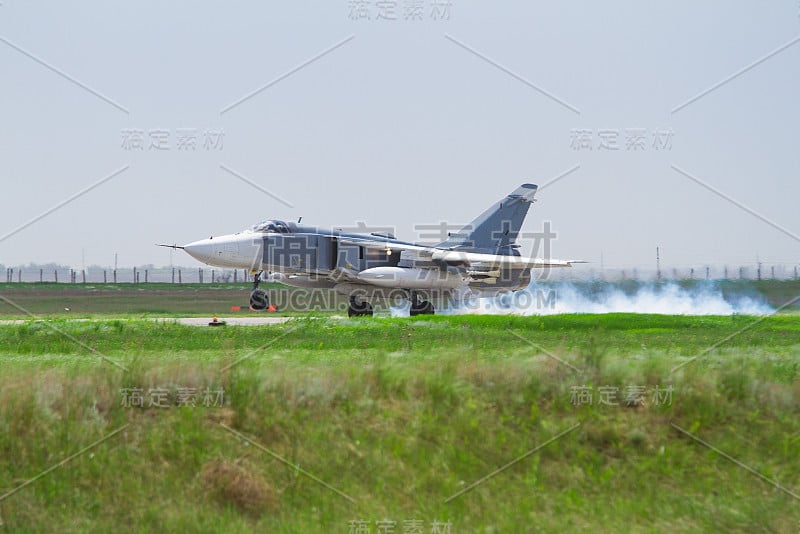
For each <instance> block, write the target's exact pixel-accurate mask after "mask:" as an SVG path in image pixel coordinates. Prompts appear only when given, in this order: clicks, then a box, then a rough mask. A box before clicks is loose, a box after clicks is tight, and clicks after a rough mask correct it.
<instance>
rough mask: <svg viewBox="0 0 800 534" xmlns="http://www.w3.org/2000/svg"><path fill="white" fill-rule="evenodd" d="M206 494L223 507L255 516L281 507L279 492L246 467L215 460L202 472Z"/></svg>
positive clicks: (207, 463)
mask: <svg viewBox="0 0 800 534" xmlns="http://www.w3.org/2000/svg"><path fill="white" fill-rule="evenodd" d="M200 478H201V479H202V480H203V484H204V485H205V488H206V491H207V492H208V494H209V495H211V496H212V497H213V498H214V499H215V500H217V501H218V502H219V503H220V504H222V505H233V506H235V507H236V508H238V509H239V510H241V511H243V512H247V513H249V514H251V515H253V516H255V517H258V516H260V515H261V514H263V513H264V512H266V511H268V510H274V509H275V508H276V507H277V505H278V496H277V493H276V491H275V490H274V489H273V488H272V487H270V486H269V485H268V484H267V483H266V482H265V481H264V479H263V478H261V476H259V475H258V474H257V473H256V472H255V470H254V469H252V468H249V466H247V465H246V464H243V463H238V462H231V461H229V460H226V459H224V458H214V459H211V460H209V461H208V462H206V463H205V464H204V465H203V467H202V469H201V471H200Z"/></svg>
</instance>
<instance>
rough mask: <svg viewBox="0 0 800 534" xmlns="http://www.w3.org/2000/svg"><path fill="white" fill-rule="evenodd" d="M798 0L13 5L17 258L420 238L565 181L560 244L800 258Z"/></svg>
mask: <svg viewBox="0 0 800 534" xmlns="http://www.w3.org/2000/svg"><path fill="white" fill-rule="evenodd" d="M799 11H800V4H798V2H797V0H784V1H776V2H729V1H717V2H701V3H698V2H690V1H684V2H657V3H654V2H633V1H611V2H602V3H601V2H594V1H585V2H582V1H572V2H549V3H534V2H485V1H484V2H477V1H474V2H467V1H464V0H452V1H451V2H434V1H431V0H424V1H406V0H397V1H386V2H380V1H369V2H349V1H347V0H341V1H325V2H321V1H320V2H258V3H256V2H252V3H247V2H217V1H215V2H198V1H194V0H193V1H191V2H190V1H172V2H163V1H158V2H156V1H139V2H111V1H97V2H55V1H53V2H37V1H32V0H2V2H1V3H0V69H2V83H1V84H0V184H1V186H2V189H1V190H0V199H2V202H1V203H0V206H1V209H0V263H4V264H6V265H18V264H23V263H28V262H49V261H55V262H59V263H64V264H69V265H72V266H76V267H79V266H80V265H81V262H82V257H83V258H85V260H83V261H85V264H86V265H90V264H101V265H112V264H113V261H114V254H115V253H118V254H119V263H120V266H123V265H133V264H138V265H141V264H146V263H153V264H156V265H165V264H169V263H170V254H169V250H167V249H159V248H157V247H154V246H153V244H154V243H158V242H169V243H172V242H176V243H178V244H182V243H186V242H190V241H193V240H196V239H200V238H205V237H208V236H210V235H219V234H224V233H232V232H235V231H238V230H240V229H242V228H245V227H247V226H250V225H251V224H253V223H255V222H257V221H259V220H263V219H267V218H282V219H287V220H296V218H297V217H299V216H303V221H304V222H308V223H315V224H319V225H320V226H328V227H331V226H353V225H354V224H356V223H357V222H359V221H363V222H365V223H367V224H368V225H374V226H393V227H395V228H396V232H397V234H398V237H400V238H403V239H408V240H415V239H417V238H418V236H417V234H418V232H417V231H415V229H414V228H415V225H419V224H431V223H438V222H440V221H446V222H448V223H452V224H457V223H465V222H469V221H470V220H471V219H472V218H473V217H474V216H475V215H477V214H478V213H480V212H481V211H482V210H483V209H484V208H486V207H487V206H488V205H489V204H490V203H492V202H494V201H495V200H497V199H499V198H501V197H502V196H504V195H505V194H507V193H509V192H511V191H512V190H514V189H515V188H516V187H517V186H518V185H519V184H520V183H523V182H532V183H536V184H540V185H543V184H547V183H548V182H551V181H552V180H554V179H556V178H558V177H561V178H560V179H559V180H558V181H556V182H554V183H552V184H551V185H548V186H547V187H544V188H543V189H542V190H541V191H540V192H539V193H538V199H539V200H538V202H537V203H536V204H535V205H534V208H533V210H532V211H531V213H530V214H529V216H528V219H527V221H526V224H525V230H526V231H536V230H540V229H541V228H542V223H543V221H551V223H552V228H553V230H555V231H556V232H557V234H558V239H557V241H556V243H555V244H554V247H553V255H554V256H555V257H559V258H582V259H586V260H591V261H595V262H599V260H600V256H601V254H602V255H603V257H604V261H605V264H606V265H607V266H611V265H613V266H639V267H642V268H647V267H652V266H653V265H654V263H655V258H654V256H655V247H656V246H660V247H661V251H662V261H663V262H664V263H665V264H671V265H691V264H709V263H712V264H723V263H728V264H743V263H746V262H752V261H754V260H755V258H756V257H757V256H758V257H759V258H760V259H761V260H762V261H766V262H777V263H787V264H791V263H796V262H798V261H799V260H800V237H797V236H798V234H800V223H798V216H797V214H798V210H797V204H798V198H800V180H798V169H800V149H798V146H797V142H798V135H797V133H798V125H800V103H799V102H798V94H800V41H798V39H800V37H799V36H800V17H799V16H798V15H799V14H800V13H799ZM698 96H699V98H696V97H698ZM115 173H116V174H115ZM565 173H566V174H565ZM254 184H255V185H254ZM92 186H94V187H92ZM87 189H88V190H87ZM81 193H82V194H81ZM76 195H77V196H76ZM73 197H75V198H73ZM70 199H72V200H70ZM59 206H60V207H59ZM55 207H58V208H57V209H55V210H52V209H53V208H55ZM51 210H52V211H51ZM48 212H49V213H48ZM45 214H46V215H45ZM43 215H44V216H43ZM32 221H33V222H32ZM28 223H30V224H28ZM26 225H27V226H26ZM9 234H12V235H9ZM175 262H176V263H182V264H184V265H197V263H196V262H194V260H192V259H190V258H188V257H183V256H182V255H177V254H176V256H175Z"/></svg>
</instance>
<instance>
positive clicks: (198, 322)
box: [0, 317, 294, 326]
mask: <svg viewBox="0 0 800 534" xmlns="http://www.w3.org/2000/svg"><path fill="white" fill-rule="evenodd" d="M132 319H134V320H141V319H136V318H132ZM211 319H212V318H211V317H147V318H145V319H144V320H149V321H155V322H166V323H178V324H185V325H187V326H208V323H210V322H211ZM292 319H294V317H217V320H218V321H219V322H221V323H225V325H227V326H262V325H275V324H282V323H285V322H287V321H291V320H292ZM55 320H58V321H62V320H63V317H58V318H57V319H55ZM69 320H70V321H77V322H97V321H113V320H116V318H115V317H99V318H96V319H87V318H76V319H69ZM123 320H124V319H123ZM31 322H48V319H47V318H44V317H42V318H38V319H11V320H3V321H0V325H14V324H26V323H31Z"/></svg>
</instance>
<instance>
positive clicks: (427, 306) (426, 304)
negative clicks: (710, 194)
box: [410, 300, 436, 317]
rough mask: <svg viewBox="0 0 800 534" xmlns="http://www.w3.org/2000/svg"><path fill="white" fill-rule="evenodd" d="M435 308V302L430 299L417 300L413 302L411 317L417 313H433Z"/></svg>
mask: <svg viewBox="0 0 800 534" xmlns="http://www.w3.org/2000/svg"><path fill="white" fill-rule="evenodd" d="M434 313H436V312H435V310H434V309H433V304H431V301H429V300H423V301H417V302H412V303H411V312H410V315H411V317H414V316H415V315H433V314H434Z"/></svg>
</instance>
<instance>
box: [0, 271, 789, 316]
mask: <svg viewBox="0 0 800 534" xmlns="http://www.w3.org/2000/svg"><path fill="white" fill-rule="evenodd" d="M559 284H560V282H547V281H544V282H540V283H538V285H537V288H541V289H542V290H543V291H549V290H550V289H553V288H556V292H557V291H558V288H559ZM667 284H675V285H677V286H678V287H681V288H683V289H686V290H692V289H694V288H701V289H702V288H713V289H714V290H715V292H719V294H720V295H723V296H724V297H725V298H726V299H727V298H734V299H735V298H736V297H751V298H755V299H757V300H760V301H763V302H765V303H767V304H768V305H769V306H771V307H773V308H778V307H780V306H782V305H784V304H786V302H787V301H789V300H791V299H792V298H793V297H797V296H798V295H800V281H795V280H761V281H756V280H725V281H708V280H679V281H664V282H660V283H652V282H639V281H635V280H626V281H620V282H613V283H610V282H599V281H593V282H587V281H584V282H572V287H573V288H574V289H576V290H578V291H580V292H581V293H583V294H585V295H587V296H597V295H602V294H603V293H604V292H605V291H607V290H609V289H614V290H618V291H619V292H620V293H622V294H627V295H631V294H634V293H636V292H637V291H639V290H640V289H642V288H644V287H647V288H654V287H662V288H663V287H664V286H665V285H667ZM261 288H262V289H264V290H266V291H267V292H268V293H269V294H270V298H271V301H272V302H273V303H276V304H278V306H279V310H278V314H279V315H284V314H288V315H292V314H297V313H302V314H305V313H306V312H308V311H309V310H315V311H317V312H319V313H329V312H333V311H336V312H338V313H346V310H347V299H345V298H343V297H341V296H338V295H336V294H335V293H333V292H315V293H313V295H314V296H313V297H309V292H308V291H306V290H304V289H297V288H289V287H287V286H283V285H280V284H267V283H264V284H261ZM250 290H251V285H250V284H246V283H240V284H225V283H218V284H178V285H175V284H159V283H150V284H55V283H41V284H40V283H19V284H18V283H12V284H0V296H3V297H5V298H6V299H9V300H10V301H11V302H12V303H13V304H16V306H14V305H12V304H10V303H9V302H7V301H5V300H3V299H0V316H3V317H4V318H28V317H29V315H28V314H27V313H26V312H23V311H22V310H21V309H20V308H22V309H24V310H27V312H29V313H32V314H35V315H45V316H63V317H93V316H104V317H107V316H109V315H116V316H120V317H124V318H129V317H130V316H131V315H134V316H147V317H174V316H177V315H180V316H209V315H214V314H217V315H221V314H227V313H230V308H231V307H232V306H242V307H244V308H245V311H244V313H247V311H246V308H247V306H248V303H249V297H250ZM316 297H319V298H316ZM67 309H68V310H67ZM787 309H788V310H792V311H797V310H800V302H795V303H793V304H792V305H790V306H788V307H787Z"/></svg>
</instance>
